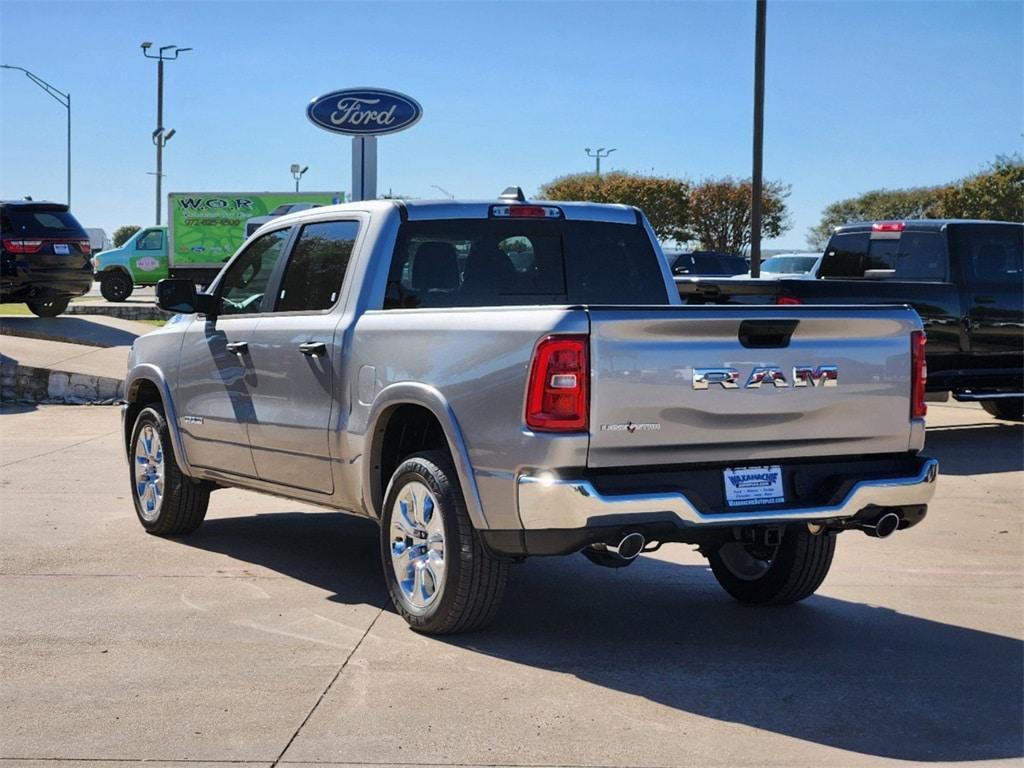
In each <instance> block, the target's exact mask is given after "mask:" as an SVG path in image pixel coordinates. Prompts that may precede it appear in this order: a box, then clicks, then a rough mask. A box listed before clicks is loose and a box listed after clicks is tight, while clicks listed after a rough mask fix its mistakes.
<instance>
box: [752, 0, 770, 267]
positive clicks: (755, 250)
mask: <svg viewBox="0 0 1024 768" xmlns="http://www.w3.org/2000/svg"><path fill="white" fill-rule="evenodd" d="M767 13H768V10H767V3H766V1H765V0H757V17H756V22H755V25H754V162H753V166H754V168H753V173H752V174H751V177H750V195H751V198H750V276H751V277H760V276H761V190H762V187H763V181H762V178H761V175H762V172H763V169H764V35H765V31H764V28H765V18H766V16H767Z"/></svg>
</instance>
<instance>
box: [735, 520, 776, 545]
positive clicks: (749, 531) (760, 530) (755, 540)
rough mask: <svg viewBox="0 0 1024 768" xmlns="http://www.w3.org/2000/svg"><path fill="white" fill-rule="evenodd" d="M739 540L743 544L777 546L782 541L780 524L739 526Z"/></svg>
mask: <svg viewBox="0 0 1024 768" xmlns="http://www.w3.org/2000/svg"><path fill="white" fill-rule="evenodd" d="M738 533H739V537H738V538H739V540H740V541H742V542H743V543H744V544H753V545H754V546H758V547H777V546H779V544H781V543H782V526H781V525H757V526H751V527H749V528H746V527H745V528H740V529H739V531H738Z"/></svg>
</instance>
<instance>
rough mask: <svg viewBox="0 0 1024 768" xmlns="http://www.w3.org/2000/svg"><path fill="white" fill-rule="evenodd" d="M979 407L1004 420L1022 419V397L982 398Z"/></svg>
mask: <svg viewBox="0 0 1024 768" xmlns="http://www.w3.org/2000/svg"><path fill="white" fill-rule="evenodd" d="M981 407H982V408H984V409H985V410H986V411H988V412H989V413H990V414H992V415H993V416H995V417H996V418H997V419H1006V421H1022V420H1024V397H1006V398H1002V399H1001V400H982V401H981Z"/></svg>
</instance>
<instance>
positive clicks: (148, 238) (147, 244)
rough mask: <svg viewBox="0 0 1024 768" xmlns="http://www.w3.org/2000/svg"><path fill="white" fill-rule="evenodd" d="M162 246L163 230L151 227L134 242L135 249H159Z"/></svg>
mask: <svg viewBox="0 0 1024 768" xmlns="http://www.w3.org/2000/svg"><path fill="white" fill-rule="evenodd" d="M163 247H164V232H163V230H162V229H151V230H149V231H148V232H146V233H144V234H143V235H142V236H141V237H140V238H139V239H138V240H137V241H136V242H135V250H137V251H160V250H163Z"/></svg>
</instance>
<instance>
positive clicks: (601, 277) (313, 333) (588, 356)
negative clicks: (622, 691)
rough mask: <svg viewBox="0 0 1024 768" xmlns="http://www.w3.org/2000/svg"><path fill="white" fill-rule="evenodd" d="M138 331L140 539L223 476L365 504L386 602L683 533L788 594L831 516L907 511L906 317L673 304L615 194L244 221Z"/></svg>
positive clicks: (432, 629)
mask: <svg viewBox="0 0 1024 768" xmlns="http://www.w3.org/2000/svg"><path fill="white" fill-rule="evenodd" d="M157 295H158V303H159V304H160V306H161V307H163V308H164V309H168V310H171V311H173V312H176V313H179V314H177V315H175V317H174V318H173V319H172V321H171V322H169V323H168V324H167V326H165V327H164V328H162V329H160V330H157V331H155V332H153V333H151V334H148V335H146V336H143V337H141V338H139V339H138V340H137V341H136V342H135V344H134V346H133V348H132V353H131V358H130V360H129V371H128V377H127V381H126V387H125V392H126V400H127V405H126V406H125V408H124V441H125V448H126V451H127V455H128V460H129V464H130V477H131V484H132V491H133V493H132V497H133V499H134V503H135V509H136V512H137V514H138V517H139V520H140V521H141V523H142V525H143V527H144V528H145V529H146V530H147V531H149V532H150V533H154V534H158V535H182V534H187V533H190V532H191V531H193V530H195V529H196V528H197V527H198V526H199V525H200V523H202V521H203V518H204V516H205V514H206V509H207V504H208V502H209V495H210V492H211V491H213V490H215V489H217V488H223V487H227V486H234V487H239V488H248V489H251V490H256V491H263V492H266V493H270V494H275V495H278V496H285V497H289V498H292V499H297V500H302V501H305V502H312V503H314V504H319V505H322V506H324V507H328V508H331V509H336V510H343V511H345V512H350V513H353V514H357V515H363V516H366V517H370V518H373V519H375V520H377V521H379V523H380V530H381V538H380V541H381V558H382V560H383V566H384V577H385V580H386V582H387V587H388V590H389V592H390V595H391V598H392V600H393V602H394V605H395V608H396V609H397V610H398V612H399V613H400V614H401V615H402V616H403V617H404V618H405V619H406V620H407V621H408V623H409V624H410V625H411V626H412V627H413V628H415V629H417V630H419V631H422V632H427V633H446V632H459V631H466V630H470V629H474V628H477V627H480V626H482V625H484V624H485V623H487V622H488V621H489V620H490V619H491V618H492V617H493V616H494V614H495V612H496V610H497V608H498V604H499V602H500V600H501V596H502V593H503V590H504V588H505V582H506V577H507V573H508V568H509V564H510V563H512V562H515V561H517V560H521V559H522V558H525V557H527V556H530V555H564V554H570V553H575V552H582V553H583V555H585V556H586V557H587V558H589V559H590V560H591V561H593V562H594V563H596V564H598V565H603V566H609V567H621V566H625V565H628V564H630V563H631V562H632V561H633V560H634V558H636V557H637V556H638V555H639V554H640V553H642V552H648V551H653V550H654V549H656V548H658V547H659V546H661V544H663V543H666V542H684V543H687V544H691V545H697V546H698V547H699V548H700V551H701V552H702V553H703V554H704V555H705V556H707V558H708V559H709V561H710V564H711V570H712V572H713V573H714V575H715V578H716V579H717V580H718V582H719V583H720V584H721V585H722V586H723V587H724V588H725V590H726V591H727V592H729V593H730V594H731V595H732V596H733V597H735V598H737V599H739V600H741V601H744V602H748V603H776V604H777V603H790V602H793V601H796V600H801V599H803V598H805V597H807V596H809V595H811V594H812V593H813V592H814V591H815V590H816V589H817V588H818V586H819V585H820V584H821V583H822V580H823V579H824V578H825V575H826V573H827V572H828V569H829V566H830V564H831V561H832V555H833V552H834V548H835V539H836V534H838V533H839V532H841V531H844V530H852V529H856V530H861V531H864V532H866V533H868V534H870V535H873V536H877V537H880V538H882V537H886V536H888V535H890V534H892V533H893V532H894V531H896V530H902V529H906V528H909V527H911V526H913V525H916V524H917V523H918V522H920V521H921V520H922V519H923V518H924V516H925V513H926V511H927V506H926V505H927V503H928V501H929V500H930V499H931V497H932V494H933V492H934V488H935V481H936V476H937V472H938V466H937V463H936V462H935V461H934V460H932V459H928V458H925V457H922V456H921V455H920V454H919V451H920V450H921V449H922V447H923V445H924V434H925V431H924V430H925V426H924V418H923V417H924V412H925V405H924V383H925V368H924V336H923V333H922V331H921V323H920V321H919V319H918V316H917V315H916V314H915V313H914V312H913V310H911V309H909V308H907V307H901V306H874V307H813V306H800V307H787V306H782V307H776V306H748V307H727V306H722V307H719V306H708V307H685V306H681V305H680V300H679V297H678V294H677V292H676V290H675V287H674V285H673V282H672V277H671V275H670V273H669V270H668V267H667V264H666V263H665V261H664V258H663V257H662V255H661V252H660V250H659V247H658V244H657V241H656V239H655V237H654V234H653V232H652V230H651V228H650V226H649V224H648V223H647V221H646V219H645V218H644V216H643V214H642V213H641V212H640V211H639V210H637V209H635V208H630V207H626V206H618V205H595V204H584V203H561V202H559V203H553V202H546V201H541V202H528V201H526V200H525V198H524V197H523V195H522V193H521V191H519V190H517V189H512V190H511V191H508V192H507V194H506V195H503V196H502V197H500V198H498V199H497V200H491V201H483V202H448V201H445V202H404V203H403V202H399V201H390V200H389V201H371V202H361V203H349V204H345V205H335V206H327V207H323V208H316V209H313V210H309V211H303V212H301V213H297V214H292V215H286V216H282V217H279V218H276V219H273V220H272V221H271V222H269V223H267V224H266V225H264V226H263V227H262V228H260V229H259V230H258V231H257V232H256V233H254V235H253V236H252V237H251V238H250V239H249V240H248V241H247V242H246V243H245V244H244V245H243V246H242V248H241V249H240V250H239V252H238V253H237V254H235V256H234V258H233V259H232V260H231V261H230V262H229V263H228V264H227V265H225V267H224V269H223V271H222V272H221V273H220V275H219V276H218V278H217V279H216V281H215V282H214V283H213V284H212V285H211V286H210V288H209V292H208V293H198V294H197V293H196V289H195V287H194V286H193V285H192V284H191V283H190V282H188V281H185V280H165V281H163V282H161V283H160V285H159V286H158V288H157Z"/></svg>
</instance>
